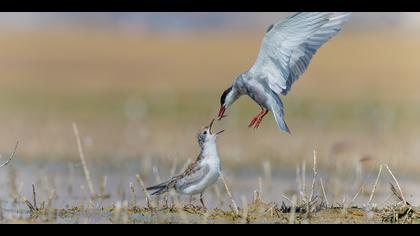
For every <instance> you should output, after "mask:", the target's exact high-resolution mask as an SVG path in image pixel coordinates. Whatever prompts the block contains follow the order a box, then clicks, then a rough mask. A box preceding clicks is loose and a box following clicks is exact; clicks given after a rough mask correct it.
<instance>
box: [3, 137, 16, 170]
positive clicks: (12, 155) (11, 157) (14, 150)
mask: <svg viewBox="0 0 420 236" xmlns="http://www.w3.org/2000/svg"><path fill="white" fill-rule="evenodd" d="M18 145H19V140H17V141H16V144H15V147H14V148H13V152H12V154H11V155H10V157H9V159H8V160H7V161H6V162H4V163H3V164H1V165H0V168H2V167H4V166H6V165H8V164H9V162H10V161H11V160H12V159H13V157H14V156H15V153H16V150H17V148H18Z"/></svg>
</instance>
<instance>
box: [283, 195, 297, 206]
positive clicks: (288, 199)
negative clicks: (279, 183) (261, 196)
mask: <svg viewBox="0 0 420 236" xmlns="http://www.w3.org/2000/svg"><path fill="white" fill-rule="evenodd" d="M281 196H282V197H283V198H284V199H286V200H287V201H289V202H290V203H291V204H292V205H293V206H295V203H294V202H293V201H292V200H290V198H288V197H286V196H285V195H283V194H282V195H281ZM293 196H294V197H295V195H293Z"/></svg>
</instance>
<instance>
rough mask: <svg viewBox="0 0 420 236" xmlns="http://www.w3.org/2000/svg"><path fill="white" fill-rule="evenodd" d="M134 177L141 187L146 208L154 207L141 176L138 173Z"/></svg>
mask: <svg viewBox="0 0 420 236" xmlns="http://www.w3.org/2000/svg"><path fill="white" fill-rule="evenodd" d="M136 179H137V182H138V183H139V184H140V187H141V189H142V191H143V194H144V196H145V197H146V202H147V207H148V208H150V207H152V208H154V207H155V206H154V204H153V203H152V201H151V197H150V195H149V193H148V192H147V190H146V186H145V185H144V182H143V180H142V179H141V177H140V175H139V174H137V175H136Z"/></svg>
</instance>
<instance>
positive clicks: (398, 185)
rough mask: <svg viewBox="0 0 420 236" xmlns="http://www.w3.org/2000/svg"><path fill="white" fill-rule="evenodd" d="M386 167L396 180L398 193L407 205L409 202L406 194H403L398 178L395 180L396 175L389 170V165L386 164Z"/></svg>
mask: <svg viewBox="0 0 420 236" xmlns="http://www.w3.org/2000/svg"><path fill="white" fill-rule="evenodd" d="M385 167H386V169H387V170H388V172H389V174H391V176H392V178H393V179H394V181H395V184H396V185H397V188H398V191H399V192H400V194H401V197H402V200H403V201H404V204H407V200H406V198H405V196H404V194H403V192H402V190H401V187H400V184H399V183H398V180H397V178H395V176H394V174H393V173H392V171H391V169H390V168H389V166H388V165H387V164H385Z"/></svg>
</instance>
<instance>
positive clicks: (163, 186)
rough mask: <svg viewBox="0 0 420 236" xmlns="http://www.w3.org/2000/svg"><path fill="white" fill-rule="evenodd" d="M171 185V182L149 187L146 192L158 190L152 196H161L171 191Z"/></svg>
mask: <svg viewBox="0 0 420 236" xmlns="http://www.w3.org/2000/svg"><path fill="white" fill-rule="evenodd" d="M169 183H170V181H166V182H164V183H161V184H158V185H155V186H151V187H148V188H146V190H147V191H152V190H156V191H154V192H153V193H152V194H151V195H152V196H153V195H161V194H163V193H166V192H168V191H169Z"/></svg>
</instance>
